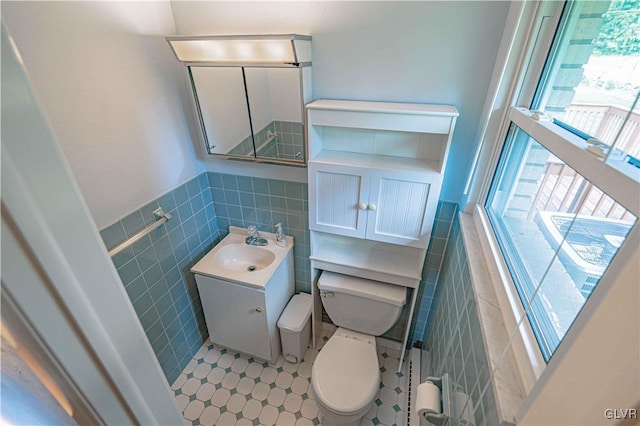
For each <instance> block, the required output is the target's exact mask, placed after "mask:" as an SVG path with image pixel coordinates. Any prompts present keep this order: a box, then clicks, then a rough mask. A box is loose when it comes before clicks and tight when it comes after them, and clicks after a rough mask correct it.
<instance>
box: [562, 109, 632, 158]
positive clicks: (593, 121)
mask: <svg viewBox="0 0 640 426" xmlns="http://www.w3.org/2000/svg"><path fill="white" fill-rule="evenodd" d="M627 114H628V111H625V110H624V109H622V108H618V107H614V106H607V105H586V104H577V105H570V106H569V107H567V109H566V111H565V115H564V118H563V119H562V121H564V122H565V123H567V124H569V125H571V126H573V127H575V128H578V129H580V130H582V131H583V132H586V133H588V134H590V135H592V136H595V137H596V138H598V139H600V140H601V141H603V142H605V143H607V144H609V145H611V144H612V143H613V141H614V139H615V137H616V135H617V133H618V131H619V130H620V127H621V126H622V124H623V123H624V119H625V117H626V116H627ZM616 148H619V149H621V150H623V151H624V152H626V153H627V154H630V155H632V156H634V157H636V158H637V157H638V156H640V114H639V113H637V112H632V113H631V115H630V116H629V120H628V121H627V123H626V124H625V126H624V128H623V129H622V133H621V134H620V137H619V138H618V141H617V142H616Z"/></svg>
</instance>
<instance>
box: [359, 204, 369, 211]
mask: <svg viewBox="0 0 640 426" xmlns="http://www.w3.org/2000/svg"><path fill="white" fill-rule="evenodd" d="M358 207H359V208H360V210H366V209H367V205H366V204H365V203H360V204H358Z"/></svg>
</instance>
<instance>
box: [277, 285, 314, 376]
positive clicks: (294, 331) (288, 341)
mask: <svg viewBox="0 0 640 426" xmlns="http://www.w3.org/2000/svg"><path fill="white" fill-rule="evenodd" d="M311 305H312V299H311V295H310V294H307V293H299V294H296V295H295V296H293V297H292V298H291V300H290V301H289V303H288V304H287V306H286V307H285V308H284V311H283V312H282V315H280V319H279V320H278V328H279V329H280V339H281V340H282V354H283V355H284V359H285V360H287V361H289V362H293V363H299V362H301V361H302V357H304V353H305V352H306V350H307V347H308V346H309V342H310V341H311V321H309V318H310V317H311Z"/></svg>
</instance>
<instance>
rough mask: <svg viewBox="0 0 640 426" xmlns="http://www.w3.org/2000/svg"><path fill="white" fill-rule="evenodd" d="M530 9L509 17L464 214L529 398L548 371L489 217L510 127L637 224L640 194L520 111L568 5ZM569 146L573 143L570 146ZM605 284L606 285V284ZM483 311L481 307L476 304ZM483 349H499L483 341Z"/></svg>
mask: <svg viewBox="0 0 640 426" xmlns="http://www.w3.org/2000/svg"><path fill="white" fill-rule="evenodd" d="M531 3H533V2H523V3H519V2H516V3H514V4H513V5H512V8H511V9H510V13H509V18H508V22H507V25H506V27H505V34H504V35H503V41H502V44H501V47H500V50H499V53H498V60H497V61H496V63H497V65H496V69H495V70H494V75H493V77H492V81H491V86H490V90H489V96H488V97H487V103H486V104H485V108H484V111H483V114H482V117H483V118H482V122H483V123H484V124H483V125H482V127H481V129H480V131H479V139H480V142H479V146H478V150H477V152H476V156H475V158H474V162H473V165H472V172H471V173H470V177H469V182H468V183H467V188H465V194H466V195H467V202H466V205H465V208H464V211H465V212H466V213H468V214H470V215H472V216H473V222H474V225H475V229H476V231H477V235H478V238H479V240H480V246H481V247H482V250H481V253H473V252H468V253H467V255H468V256H469V257H470V258H473V257H475V256H476V255H480V256H482V257H483V258H484V261H485V263H486V265H487V268H488V269H489V274H490V275H491V283H492V285H493V289H494V292H495V295H496V298H497V302H498V305H499V308H500V311H501V314H502V317H503V320H504V324H505V327H506V330H507V333H508V334H509V343H510V344H511V347H512V353H513V355H514V358H515V360H516V363H517V366H518V372H519V373H520V379H521V381H522V385H523V387H524V391H525V394H526V395H528V394H530V392H531V391H532V390H533V388H534V386H535V385H536V383H537V382H538V379H539V378H540V377H541V375H542V373H543V372H544V371H545V369H546V368H547V364H546V363H545V361H544V358H543V356H542V352H541V350H540V347H539V346H538V342H537V340H536V338H535V336H534V333H533V330H532V328H531V325H530V323H529V321H528V318H527V317H526V313H525V310H524V308H523V306H522V303H521V301H520V297H519V295H518V292H517V290H516V287H515V285H514V283H513V280H512V278H511V274H510V272H509V269H508V267H507V265H506V262H505V260H504V256H503V254H502V251H501V249H500V247H499V245H498V241H497V239H496V237H495V234H494V231H493V229H492V227H491V224H490V223H489V218H488V216H487V214H486V212H485V209H484V204H485V201H486V199H487V196H488V193H489V189H490V186H491V183H492V180H493V176H494V173H495V170H496V167H497V164H498V161H499V157H500V154H501V150H502V146H503V144H504V141H505V140H506V137H507V133H508V131H509V127H510V125H511V123H512V122H513V123H515V124H516V125H518V126H519V127H520V128H521V129H522V130H524V131H525V132H526V133H528V134H529V135H530V136H532V137H533V138H534V139H536V140H537V141H538V142H539V143H540V144H542V145H543V146H544V147H545V148H547V149H549V150H550V151H552V152H553V153H554V155H556V156H557V157H559V158H560V159H561V160H563V161H564V162H565V163H567V164H568V165H569V166H570V167H572V168H573V169H574V170H576V171H577V172H578V173H580V174H582V175H583V176H585V177H586V178H587V179H589V180H592V179H591V178H592V177H593V176H594V171H595V175H596V176H597V177H598V179H597V182H594V183H596V184H597V186H599V187H600V189H602V190H603V191H604V192H606V193H608V194H609V195H611V196H612V198H614V199H616V201H617V202H618V203H620V204H621V205H623V206H624V207H625V208H626V209H627V210H629V211H630V212H631V213H633V214H634V215H636V216H637V217H640V211H639V210H640V190H639V191H633V190H632V191H629V189H628V188H629V187H630V186H629V185H635V186H636V187H638V182H639V181H640V172H638V169H637V168H635V167H634V166H631V165H629V164H626V163H621V162H620V163H618V164H616V163H612V162H608V163H605V162H603V161H602V160H601V159H599V158H596V157H595V156H593V155H591V154H590V153H588V152H586V150H585V149H586V144H585V142H584V141H583V140H582V139H580V138H578V137H577V136H575V135H573V134H571V133H570V132H568V131H566V130H564V129H562V128H560V127H559V126H557V125H555V124H552V123H549V122H541V121H537V120H533V119H532V118H531V116H530V114H529V112H528V110H526V108H521V107H522V106H528V105H530V103H531V100H532V98H533V94H534V92H535V90H536V87H537V81H538V80H539V78H540V76H541V74H542V69H543V67H544V63H545V61H546V57H547V53H548V51H549V49H550V47H551V44H552V41H553V38H554V35H555V28H556V27H557V26H558V25H559V21H560V17H561V15H562V10H563V6H564V2H541V3H538V2H535V3H534V4H531ZM512 105H514V106H512ZM515 106H519V107H520V108H517V107H515ZM567 140H569V141H570V142H571V143H570V144H567V143H566V141H567ZM463 232H464V230H463ZM602 280H603V281H606V282H608V281H609V280H608V279H607V277H603V278H602ZM602 285H603V286H604V285H607V284H605V283H602ZM479 303H483V302H482V301H481V300H479ZM577 322H584V321H577ZM576 326H578V324H574V328H576ZM516 329H517V331H516ZM485 342H487V344H491V343H493V344H497V342H488V341H487V340H486V339H485ZM502 349H504V347H501V348H490V350H488V352H489V353H490V352H492V351H493V352H495V351H502ZM501 397H502V398H505V396H504V395H503V396H501V395H500V394H499V392H497V393H496V398H497V399H498V400H500V398H501Z"/></svg>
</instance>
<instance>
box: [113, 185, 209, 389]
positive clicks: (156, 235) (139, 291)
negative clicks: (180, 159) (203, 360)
mask: <svg viewBox="0 0 640 426" xmlns="http://www.w3.org/2000/svg"><path fill="white" fill-rule="evenodd" d="M158 207H162V208H163V209H164V211H165V212H167V213H170V214H171V215H172V219H171V220H170V221H168V222H167V223H166V224H165V225H163V226H161V227H159V228H157V229H156V230H154V231H153V232H151V234H149V235H148V236H145V237H144V238H142V239H141V240H139V241H138V242H136V243H135V244H133V245H132V246H131V247H129V248H127V249H125V250H124V251H122V252H121V253H119V254H118V255H116V256H114V257H113V259H112V260H113V263H114V265H115V267H116V269H117V271H118V274H119V275H120V278H121V280H122V283H123V284H124V286H125V289H126V291H127V294H128V295H129V298H130V300H131V302H132V304H133V307H134V309H135V311H136V313H137V314H138V317H139V318H140V322H141V324H142V327H143V328H144V331H145V333H146V334H147V337H148V339H149V342H150V343H151V346H152V347H153V350H154V352H155V354H156V356H157V357H158V360H159V362H160V365H161V367H162V370H163V371H164V374H165V375H166V377H167V380H168V381H169V383H173V381H174V380H175V379H176V378H177V377H178V374H179V373H180V372H181V371H182V370H183V368H184V367H185V366H186V364H187V363H188V362H189V360H190V359H191V358H192V357H193V355H194V353H195V352H196V351H197V350H198V348H199V347H200V346H201V345H202V343H203V341H204V340H205V339H206V338H207V336H208V334H207V329H206V326H205V323H204V315H203V312H202V305H201V303H200V297H199V295H198V290H197V287H196V283H195V279H194V277H193V274H192V273H191V272H190V271H189V270H190V269H191V267H192V266H193V265H194V264H195V262H197V261H198V260H199V259H200V258H201V257H202V256H203V255H204V254H205V253H207V252H208V251H209V250H210V249H211V248H212V247H213V246H214V244H216V243H217V242H218V241H219V237H220V233H219V231H218V224H217V220H216V215H215V211H214V209H213V200H212V199H211V191H210V189H209V183H208V180H207V176H206V174H205V173H203V174H201V175H200V176H198V177H196V178H194V179H192V180H190V181H189V182H187V183H185V184H183V185H180V186H179V187H177V188H175V189H174V190H172V191H170V192H169V193H167V194H165V195H163V196H161V197H159V198H158V199H156V200H154V201H152V202H150V203H149V204H147V205H145V206H143V207H142V208H140V209H138V210H136V211H134V212H132V213H130V214H129V215H127V216H126V217H124V218H122V219H121V220H119V221H118V222H116V223H114V224H112V225H110V226H108V227H107V228H105V229H103V230H102V231H100V234H101V235H102V239H103V241H104V243H105V245H106V246H107V249H111V248H113V247H115V246H116V245H118V244H120V243H121V242H122V241H124V240H126V239H127V238H129V237H130V236H132V235H133V234H135V233H137V232H138V231H139V230H141V229H142V228H144V227H145V226H146V225H148V224H149V223H151V222H153V221H154V220H155V219H154V217H153V211H154V210H155V209H157V208H158Z"/></svg>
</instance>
